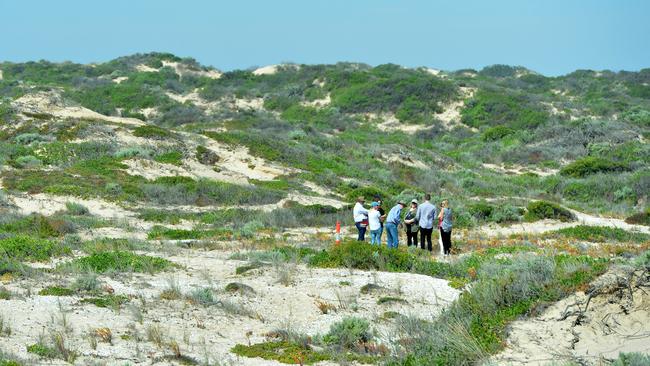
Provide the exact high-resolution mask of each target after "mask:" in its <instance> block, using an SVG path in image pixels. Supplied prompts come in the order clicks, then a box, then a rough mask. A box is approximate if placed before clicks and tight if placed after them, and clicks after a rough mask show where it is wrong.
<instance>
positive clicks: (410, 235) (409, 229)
mask: <svg viewBox="0 0 650 366" xmlns="http://www.w3.org/2000/svg"><path fill="white" fill-rule="evenodd" d="M417 212H418V200H416V199H414V200H412V201H411V208H410V209H409V210H408V212H407V213H406V216H404V224H405V225H404V226H406V244H407V245H408V246H409V247H410V246H411V245H413V246H415V247H417V246H418V231H419V230H420V227H419V226H418V223H417V221H415V215H416V214H417Z"/></svg>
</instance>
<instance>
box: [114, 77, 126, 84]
mask: <svg viewBox="0 0 650 366" xmlns="http://www.w3.org/2000/svg"><path fill="white" fill-rule="evenodd" d="M127 80H129V77H128V76H118V77H116V78H115V79H113V80H112V81H113V82H114V83H115V84H120V83H122V82H123V81H127Z"/></svg>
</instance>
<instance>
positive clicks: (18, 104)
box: [11, 91, 145, 126]
mask: <svg viewBox="0 0 650 366" xmlns="http://www.w3.org/2000/svg"><path fill="white" fill-rule="evenodd" d="M11 106H12V107H14V108H16V109H17V110H19V111H21V112H29V113H46V114H50V115H52V116H54V117H59V118H76V119H90V120H100V121H106V122H112V123H121V124H127V125H133V126H140V125H143V124H145V123H144V122H142V121H140V120H139V119H137V118H125V117H111V116H105V115H103V114H99V113H97V112H94V111H91V110H90V109H88V108H84V107H72V106H67V105H65V103H64V101H63V98H62V97H61V95H60V94H59V93H58V92H53V91H50V92H36V93H31V94H25V95H23V96H22V97H20V98H18V99H16V100H14V101H12V102H11Z"/></svg>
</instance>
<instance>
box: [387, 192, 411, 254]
mask: <svg viewBox="0 0 650 366" xmlns="http://www.w3.org/2000/svg"><path fill="white" fill-rule="evenodd" d="M404 206H406V204H405V203H404V202H403V201H401V200H400V201H397V204H396V205H395V206H393V208H391V209H390V211H388V216H387V217H386V222H385V223H384V227H385V228H386V245H387V246H388V247H389V248H397V245H398V244H399V237H398V233H397V226H398V225H399V224H400V222H401V220H402V209H403V208H404Z"/></svg>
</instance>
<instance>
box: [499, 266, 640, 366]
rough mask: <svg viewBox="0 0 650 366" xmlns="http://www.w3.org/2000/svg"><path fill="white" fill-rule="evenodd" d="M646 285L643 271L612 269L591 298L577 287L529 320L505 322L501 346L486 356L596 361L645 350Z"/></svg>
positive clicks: (512, 361)
mask: <svg viewBox="0 0 650 366" xmlns="http://www.w3.org/2000/svg"><path fill="white" fill-rule="evenodd" d="M629 278H632V281H630V282H628V279H629ZM628 284H629V285H630V287H628ZM649 285H650V277H648V273H647V272H646V273H643V272H642V271H637V272H633V271H631V270H630V269H629V268H627V269H626V268H621V267H618V268H613V269H612V270H610V271H609V272H608V273H607V274H605V275H604V276H602V277H600V278H599V279H597V280H596V281H595V282H594V283H593V284H592V286H591V287H590V289H589V293H593V294H594V295H593V296H592V298H591V299H589V296H588V295H587V294H585V293H583V292H579V293H576V294H574V295H571V296H569V297H567V298H565V299H563V300H561V301H559V302H557V303H555V304H552V305H551V306H550V307H549V308H548V309H546V310H545V311H544V312H543V313H542V314H540V315H538V316H536V317H534V318H532V319H525V320H519V321H515V322H514V323H513V324H511V325H510V327H509V329H510V332H509V335H508V339H507V347H506V349H505V350H504V351H503V352H501V353H499V354H497V355H495V356H494V357H493V359H492V361H494V362H496V363H497V364H499V365H506V364H507V365H548V364H549V363H550V362H558V361H562V362H567V361H572V362H577V363H578V364H580V365H601V364H603V361H605V360H613V359H616V358H617V357H618V354H619V352H641V353H648V352H650V293H649V292H648V291H647V287H648V286H649ZM644 287H645V289H644ZM587 303H588V306H587Z"/></svg>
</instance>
